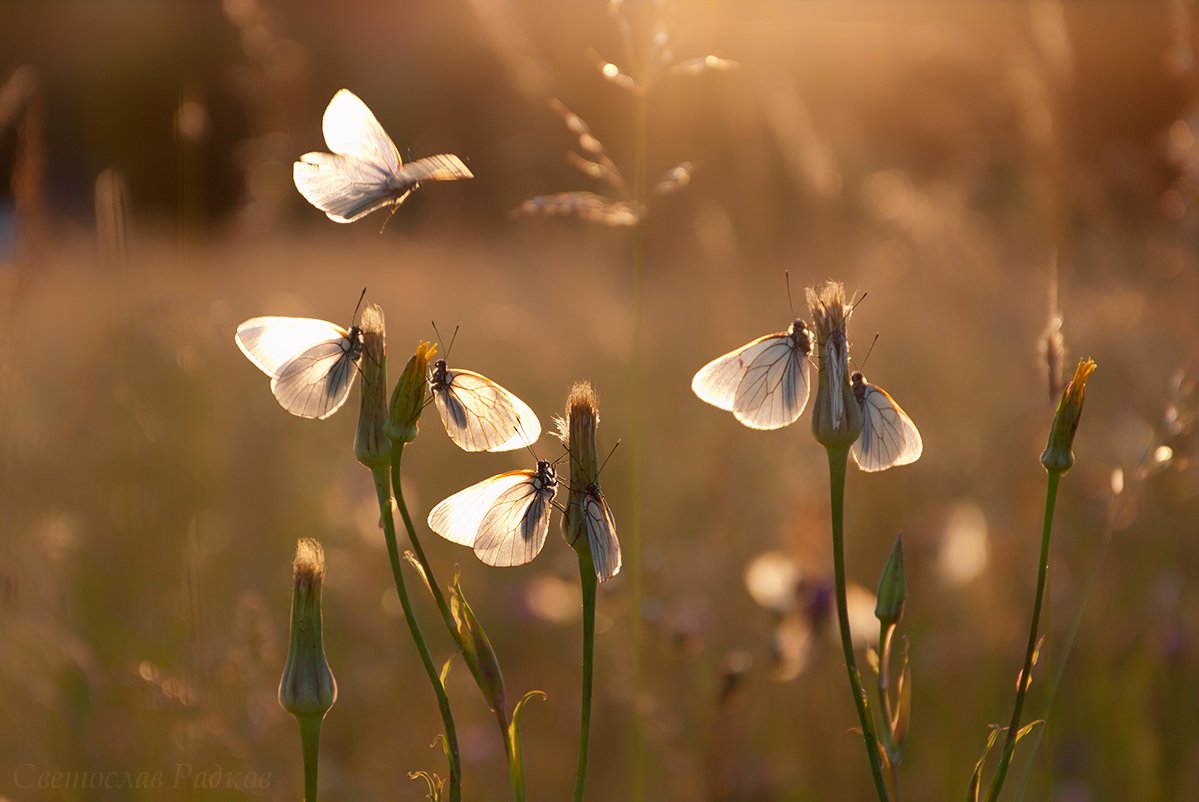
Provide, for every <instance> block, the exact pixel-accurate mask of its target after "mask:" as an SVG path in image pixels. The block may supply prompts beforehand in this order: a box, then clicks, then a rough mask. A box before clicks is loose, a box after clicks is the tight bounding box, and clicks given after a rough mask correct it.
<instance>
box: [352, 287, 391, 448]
mask: <svg viewBox="0 0 1199 802" xmlns="http://www.w3.org/2000/svg"><path fill="white" fill-rule="evenodd" d="M360 328H361V329H362V359H361V361H360V362H359V365H360V369H361V370H362V410H361V412H359V414H358V434H357V436H356V437H355V438H354V456H356V457H357V458H358V461H359V462H361V463H362V464H363V465H365V466H366V467H368V468H380V467H382V468H386V467H387V466H388V465H390V464H391V442H390V441H389V440H388V438H387V436H386V435H385V434H384V432H383V426H384V423H385V422H386V420H387V343H386V339H385V337H384V327H383V310H382V309H381V308H380V307H379V305H378V304H367V305H366V306H365V307H363V309H362V322H361V324H360Z"/></svg>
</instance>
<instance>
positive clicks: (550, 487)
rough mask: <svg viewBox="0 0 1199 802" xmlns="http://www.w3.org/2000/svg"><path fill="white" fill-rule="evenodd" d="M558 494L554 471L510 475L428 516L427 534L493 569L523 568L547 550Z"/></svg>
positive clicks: (547, 467)
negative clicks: (471, 551)
mask: <svg viewBox="0 0 1199 802" xmlns="http://www.w3.org/2000/svg"><path fill="white" fill-rule="evenodd" d="M557 492H558V478H557V474H556V473H555V471H554V466H553V465H551V464H550V463H549V462H548V461H546V460H538V461H537V467H536V469H533V470H529V469H522V470H516V471H508V472H507V473H501V474H499V475H497V476H492V477H490V478H488V479H484V480H483V481H482V482H479V483H477V484H474V485H471V486H470V487H468V488H466V489H465V490H460V491H458V492H457V493H455V494H454V495H452V496H450V497H449V498H446V499H445V500H443V501H442V502H441V503H439V504H438V505H437V506H436V507H434V508H433V510H432V511H431V512H430V513H429V528H430V529H432V530H433V531H434V532H436V533H437V534H439V535H441V536H442V537H444V538H445V539H446V540H449V541H451V542H453V543H458V544H460V545H463V546H470V547H471V548H473V549H474V551H475V555H476V556H477V557H478V558H479V559H480V560H482V561H483V562H485V563H487V564H488V565H494V566H513V565H524V564H525V563H527V562H529V561H530V560H532V559H533V558H534V557H536V556H537V555H538V554H539V553H540V552H541V549H542V547H544V546H545V538H546V533H547V532H548V531H549V520H550V509H551V507H552V505H553V500H554V496H555V495H557Z"/></svg>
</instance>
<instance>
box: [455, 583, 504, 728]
mask: <svg viewBox="0 0 1199 802" xmlns="http://www.w3.org/2000/svg"><path fill="white" fill-rule="evenodd" d="M450 614H451V615H452V616H453V617H454V625H455V627H456V628H457V633H456V635H457V638H458V644H459V645H460V646H461V647H462V656H463V658H465V660H466V665H467V667H468V668H469V669H470V673H471V674H472V675H473V676H474V678H475V683H476V684H477V685H478V686H479V689H480V690H481V691H483V695H484V697H486V699H487V703H488V704H489V705H491V709H492V710H494V711H496V712H505V711H506V710H507V707H506V705H507V697H506V694H505V691H504V675H503V673H502V672H501V671H500V661H499V660H498V659H497V658H496V656H495V649H493V648H492V646H491V641H490V640H489V639H488V637H487V633H486V632H484V631H483V627H482V625H481V624H480V623H479V620H478V619H477V618H475V613H474V611H473V610H471V609H470V605H469V604H467V603H466V596H464V595H463V593H462V585H461V583H460V582H459V581H458V577H457V576H455V577H454V585H453V587H451V588H450Z"/></svg>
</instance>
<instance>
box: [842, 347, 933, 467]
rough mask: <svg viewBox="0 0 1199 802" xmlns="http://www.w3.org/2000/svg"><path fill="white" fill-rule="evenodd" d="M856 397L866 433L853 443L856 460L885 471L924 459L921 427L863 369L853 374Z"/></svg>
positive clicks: (852, 380) (862, 465)
mask: <svg viewBox="0 0 1199 802" xmlns="http://www.w3.org/2000/svg"><path fill="white" fill-rule="evenodd" d="M850 386H852V387H853V395H854V398H855V399H857V402H858V406H860V407H861V408H862V434H861V435H860V436H859V437H858V439H857V440H856V441H855V442H854V444H853V449H852V450H851V453H852V454H853V459H854V462H856V463H857V464H858V467H859V468H861V469H862V470H864V471H884V470H886V469H887V468H893V467H895V466H896V465H907V464H908V463H911V462H915V461H916V460H918V459H920V455H921V453H923V451H924V442H923V441H922V440H921V439H920V431H919V430H918V429H917V428H916V424H915V423H913V422H912V419H911V418H909V417H908V413H906V412H904V411H903V408H902V407H901V406H899V404H897V403H895V399H894V398H892V397H891V395H890V393H888V392H887V391H886V390H884V389H883V388H881V387H879V386H878V385H876V384H871V383H870V382H868V381H866V378H865V377H864V376H863V375H862V373H861V371H856V372H854V374H853V375H852V376H850Z"/></svg>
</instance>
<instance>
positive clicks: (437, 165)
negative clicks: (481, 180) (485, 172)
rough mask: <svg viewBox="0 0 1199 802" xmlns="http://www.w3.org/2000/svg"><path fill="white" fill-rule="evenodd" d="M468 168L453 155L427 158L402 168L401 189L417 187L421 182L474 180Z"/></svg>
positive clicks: (445, 154) (400, 173) (399, 175)
mask: <svg viewBox="0 0 1199 802" xmlns="http://www.w3.org/2000/svg"><path fill="white" fill-rule="evenodd" d="M474 177H475V174H474V173H472V172H471V171H470V170H469V169H467V166H466V165H465V164H463V163H462V160H461V159H459V158H458V157H457V156H455V155H454V154H452V153H438V154H437V155H436V156H425V157H424V158H423V159H417V160H416V161H414V162H409V163H408V164H405V165H404V166H403V167H401V168H400V170H399V173H398V179H399V180H398V183H399V185H400V187H401V188H407V186H408V185H415V184H418V183H420V182H421V181H458V180H461V179H464V178H474Z"/></svg>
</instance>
